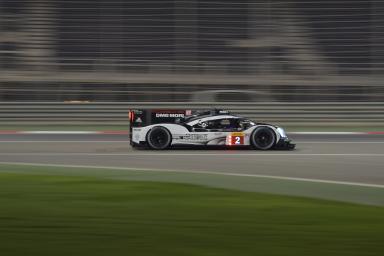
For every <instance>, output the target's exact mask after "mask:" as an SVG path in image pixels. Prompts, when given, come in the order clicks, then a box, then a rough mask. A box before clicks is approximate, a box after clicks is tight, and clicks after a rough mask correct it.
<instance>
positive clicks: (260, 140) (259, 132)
mask: <svg viewBox="0 0 384 256" xmlns="http://www.w3.org/2000/svg"><path fill="white" fill-rule="evenodd" d="M275 144H276V134H275V132H274V131H273V130H272V129H271V128H269V127H266V126H261V127H258V128H256V129H255V130H254V131H253V133H252V134H251V145H252V147H253V148H255V149H260V150H268V149H271V148H272V147H273V146H275Z"/></svg>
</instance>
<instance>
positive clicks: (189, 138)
mask: <svg viewBox="0 0 384 256" xmlns="http://www.w3.org/2000/svg"><path fill="white" fill-rule="evenodd" d="M179 138H180V140H185V141H206V140H208V135H207V134H188V135H183V136H180V137H179Z"/></svg>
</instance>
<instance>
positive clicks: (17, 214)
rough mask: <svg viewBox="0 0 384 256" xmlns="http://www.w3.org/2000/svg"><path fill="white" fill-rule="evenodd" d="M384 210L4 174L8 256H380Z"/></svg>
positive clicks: (2, 237) (3, 246)
mask: <svg viewBox="0 0 384 256" xmlns="http://www.w3.org/2000/svg"><path fill="white" fill-rule="evenodd" d="M383 241H384V208H383V207H373V206H361V205H354V204H346V203H336V202H331V201H323V200H315V199H303V198H297V197H288V196H275V195H268V194H260V193H250V192H237V191H231V190H223V189H214V188H208V187H202V186H194V185H184V184H173V183H161V182H142V181H121V180H108V179H101V178H92V177H74V176H71V177H65V176H48V175H30V174H21V173H19V174H7V173H0V254H1V255H4V256H10V255H39V256H44V255H50V256H51V255H66V256H67V255H94V256H96V255H135V256H136V255H138V256H140V255H167V256H168V255H178V256H179V255H181V256H182V255H231V256H233V255H241V256H243V255H295V256H296V255H311V256H312V255H322V256H323V255H338V256H339V255H348V256H350V255H364V256H368V255H382V252H383V249H384V247H383Z"/></svg>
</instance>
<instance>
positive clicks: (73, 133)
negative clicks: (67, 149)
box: [0, 130, 384, 135]
mask: <svg viewBox="0 0 384 256" xmlns="http://www.w3.org/2000/svg"><path fill="white" fill-rule="evenodd" d="M5 134H10V135H12V134H41V135H66V134H68V135H82V134H99V135H128V134H129V132H128V131H123V130H121V131H15V130H0V135H5ZM288 134H298V135H384V131H372V132H316V131H314V132H288Z"/></svg>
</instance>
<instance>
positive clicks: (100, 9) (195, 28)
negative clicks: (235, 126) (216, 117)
mask: <svg viewBox="0 0 384 256" xmlns="http://www.w3.org/2000/svg"><path fill="white" fill-rule="evenodd" d="M383 35H384V2H383V1H380V0H348V1H346V0H321V1H320V0H288V1H272V0H220V1H219V0H172V1H168V0H162V1H155V0H132V1H124V0H112V1H111V0H76V1H75V0H0V102H1V105H0V107H1V108H2V109H3V110H2V111H1V110H0V117H2V118H3V119H2V120H3V121H4V122H5V121H7V122H10V121H15V120H16V121H17V120H19V121H20V120H21V119H20V118H19V119H17V118H18V117H17V114H20V113H19V112H20V110H19V111H18V108H16V110H15V106H17V107H18V106H21V105H20V104H21V103H18V105H14V104H13V103H15V102H24V105H23V106H24V108H26V109H29V110H30V111H32V109H33V108H34V107H36V104H37V103H39V104H40V103H44V102H49V103H52V104H53V103H57V104H56V105H55V106H56V107H57V108H62V106H61V105H62V104H61V103H63V102H64V103H63V104H65V103H68V102H70V103H74V104H79V102H80V103H84V102H85V103H87V102H88V103H90V104H94V106H96V107H97V106H100V105H99V104H96V103H98V102H100V103H101V102H108V103H116V104H117V105H116V104H115V105H114V106H124V107H125V108H126V106H129V107H130V106H133V107H143V106H144V107H145V106H148V107H153V106H152V105H146V104H154V103H159V104H154V105H156V106H166V107H169V106H173V107H180V106H181V105H182V106H184V107H185V102H191V104H192V105H191V106H195V107H207V106H217V105H218V104H219V103H220V102H222V104H225V106H230V108H233V109H238V110H239V112H241V113H243V114H245V115H247V114H248V115H251V116H252V117H255V118H259V119H262V120H267V121H280V122H286V123H287V122H288V123H289V122H297V121H304V119H305V121H306V122H317V123H318V124H320V123H321V122H323V121H330V122H336V121H340V120H341V119H343V120H344V122H346V123H350V124H356V123H358V124H369V125H376V126H377V125H378V123H380V124H381V122H383V120H382V117H383V113H384V107H383V104H382V102H383V99H384V87H383V85H382V81H383V70H384V37H383ZM26 102H28V103H29V104H30V105H25V104H26ZM174 102H184V104H181V105H177V104H175V103H174ZM59 103H60V104H59ZM118 103H121V104H123V105H118ZM167 103H172V104H173V105H169V104H168V105H167ZM201 103H206V105H203V104H201ZM240 103H242V104H246V103H249V104H250V105H247V106H248V107H247V108H246V107H244V106H243V107H239V106H240V105H239V104H240ZM227 104H232V105H227ZM252 104H261V106H262V107H257V105H252ZM338 104H339V105H338ZM25 106H28V107H25ZM45 106H48V105H45ZM273 106H281V108H280V109H278V110H276V111H275V112H276V113H275V112H273V111H272V110H273V109H272V107H273ZM319 106H320V107H319ZM45 108H46V109H51V110H52V109H54V108H51V107H45ZM64 108H65V107H64ZM326 108H327V109H326ZM101 109H105V107H101ZM118 109H121V107H118ZM256 110H260V111H262V112H259V113H257V112H255V111H256ZM283 110H284V111H285V112H284V111H283ZM288 110H291V112H287V111H288ZM267 111H268V112H267ZM295 111H296V112H295ZM303 111H305V112H303ZM335 111H336V112H335ZM35 112H36V111H35ZM35 112H34V113H35ZM44 113H45V114H46V112H44ZM44 113H40V115H37V116H33V115H32V114H31V115H30V116H27V117H26V116H25V115H24V116H23V118H24V119H22V120H24V121H25V120H28V118H30V119H31V118H34V120H40V119H41V118H43V117H44V115H43V114H44ZM73 113H77V114H78V113H79V112H78V111H77V112H73ZM73 113H72V114H69V115H68V116H63V118H62V119H60V120H64V119H65V118H70V117H72V118H75V119H76V118H77V117H76V116H77V115H74V114H73ZM99 113H100V111H99V112H95V113H93V114H94V115H95V116H94V119H92V120H93V121H97V120H99V121H100V120H104V119H105V115H104V117H103V118H104V119H103V118H102V119H97V118H98V117H99V116H97V115H98V114H99ZM125 113H126V112H124V117H125V116H126V115H125ZM24 114H25V112H24ZM64 114H65V113H64ZM64 114H63V113H56V114H55V117H57V118H58V117H60V115H64ZM264 114H265V116H263V115H264ZM277 114H279V115H277ZM273 115H275V116H273ZM314 115H315V116H316V115H318V116H317V117H315V118H314ZM51 117H52V116H51ZM108 117H109V118H110V119H111V121H114V122H118V121H119V120H120V121H121V119H120V118H122V117H123V115H122V112H118V111H117V112H113V113H111V115H109V116H108ZM113 117H115V119H113ZM39 118H40V119H39ZM78 118H81V119H82V120H84V116H82V117H78ZM88 118H90V116H89V115H88ZM68 120H69V119H68Z"/></svg>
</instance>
